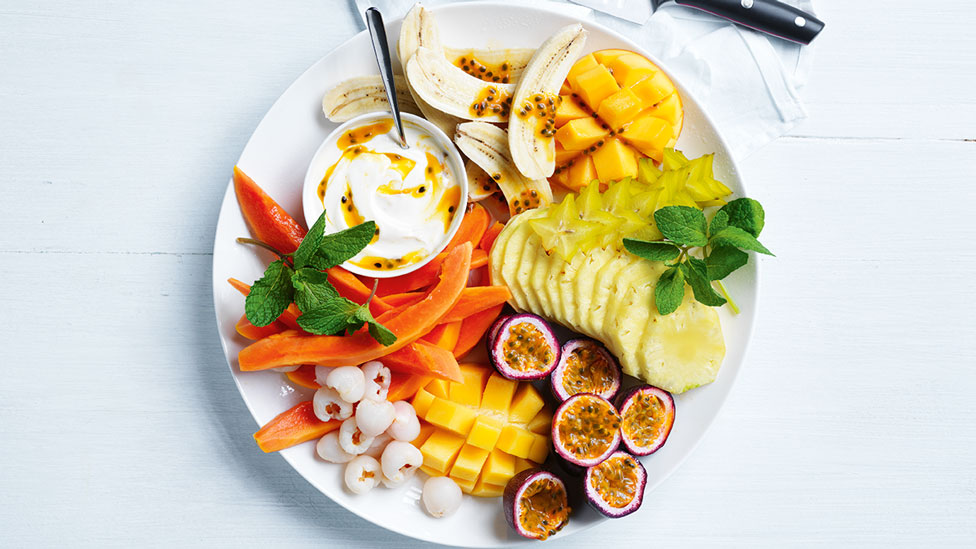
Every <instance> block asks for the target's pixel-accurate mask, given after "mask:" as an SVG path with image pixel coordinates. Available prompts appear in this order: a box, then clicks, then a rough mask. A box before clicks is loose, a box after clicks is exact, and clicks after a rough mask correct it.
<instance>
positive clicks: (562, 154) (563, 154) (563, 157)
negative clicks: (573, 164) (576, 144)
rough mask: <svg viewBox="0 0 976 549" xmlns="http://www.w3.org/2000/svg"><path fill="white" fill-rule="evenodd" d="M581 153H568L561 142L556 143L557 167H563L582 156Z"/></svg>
mask: <svg viewBox="0 0 976 549" xmlns="http://www.w3.org/2000/svg"><path fill="white" fill-rule="evenodd" d="M580 152H581V151H567V150H566V149H564V148H563V146H562V145H560V144H559V142H558V141H557V142H556V165H557V166H562V165H564V164H566V163H567V162H569V161H570V160H572V159H574V158H576V157H577V156H579V155H580Z"/></svg>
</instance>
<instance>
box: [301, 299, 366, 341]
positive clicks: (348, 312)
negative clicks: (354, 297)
mask: <svg viewBox="0 0 976 549" xmlns="http://www.w3.org/2000/svg"><path fill="white" fill-rule="evenodd" d="M357 309H359V304H358V303H356V302H354V301H350V300H348V299H346V298H344V297H340V298H336V299H331V300H329V301H326V302H324V303H322V304H320V305H319V306H317V307H315V308H314V309H311V310H310V311H308V312H303V313H302V316H300V317H298V325H299V326H301V327H302V329H303V330H305V331H306V332H309V333H313V334H317V335H335V334H338V333H340V332H345V331H349V332H354V331H356V330H358V329H359V328H360V327H362V325H363V322H362V321H360V320H357V319H356V310H357Z"/></svg>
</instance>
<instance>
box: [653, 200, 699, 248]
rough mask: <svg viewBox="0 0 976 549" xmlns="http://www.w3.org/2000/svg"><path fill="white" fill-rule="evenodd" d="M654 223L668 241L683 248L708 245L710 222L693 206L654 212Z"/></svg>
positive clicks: (673, 207)
mask: <svg viewBox="0 0 976 549" xmlns="http://www.w3.org/2000/svg"><path fill="white" fill-rule="evenodd" d="M654 222H655V223H656V224H657V228H658V230H659V231H661V234H663V235H664V236H665V237H667V239H668V240H670V241H672V242H674V243H676V244H681V245H683V246H704V245H705V244H707V243H708V237H707V236H706V234H705V233H706V231H707V230H708V227H707V226H708V222H707V221H706V220H705V214H703V213H702V211H701V210H699V209H698V208H692V207H691V206H665V207H663V208H661V209H660V210H658V211H656V212H654Z"/></svg>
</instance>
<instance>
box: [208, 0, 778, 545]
mask: <svg viewBox="0 0 976 549" xmlns="http://www.w3.org/2000/svg"><path fill="white" fill-rule="evenodd" d="M489 9H490V10H494V11H497V10H503V11H506V13H509V15H511V16H513V17H514V16H524V17H526V18H529V19H530V20H531V19H532V18H537V19H538V18H545V17H547V15H546V14H547V13H548V12H545V11H544V10H541V9H535V8H516V7H513V6H509V5H507V4H489V5H474V6H466V7H465V6H453V7H445V8H438V9H436V10H435V9H430V8H427V7H425V6H423V5H420V4H417V5H415V6H413V8H412V9H411V10H410V11H409V12H408V13H407V14H406V15H405V17H404V18H403V21H402V22H401V23H400V24H399V28H398V29H397V28H396V27H395V26H392V27H390V28H391V29H392V30H393V31H395V32H394V33H393V34H391V40H390V42H391V45H392V46H394V47H395V50H396V59H395V60H396V63H395V71H396V73H397V74H396V76H395V78H394V81H395V84H396V88H397V89H396V95H395V97H396V99H397V103H398V106H399V109H400V110H401V111H402V112H403V113H404V114H403V126H404V134H403V138H402V139H401V137H400V136H399V134H398V133H397V130H396V126H395V124H394V121H393V118H392V116H391V112H390V111H391V109H390V104H389V101H388V99H387V95H386V91H385V89H384V86H383V82H382V80H381V79H380V76H379V74H378V73H375V64H373V65H372V69H373V70H363V71H359V72H351V73H350V74H343V73H342V72H341V71H339V72H338V74H337V73H336V71H331V72H330V73H329V77H328V78H326V79H324V83H323V81H322V80H316V79H315V78H313V77H312V76H310V75H315V74H321V73H322V71H316V69H315V68H314V67H313V69H311V70H310V71H309V73H306V75H304V76H303V77H302V78H301V79H300V80H299V81H298V82H296V84H295V86H293V89H290V90H289V91H288V92H286V94H285V95H284V96H282V99H281V100H279V102H278V104H276V105H275V107H274V108H272V110H271V112H269V114H268V118H266V120H265V122H263V123H262V126H261V127H259V130H258V132H256V133H255V136H254V137H253V138H252V142H251V143H250V144H249V145H248V149H247V151H246V153H245V155H244V156H242V159H241V161H240V162H239V163H238V165H237V166H236V167H235V168H234V170H233V178H232V184H231V185H230V186H229V189H228V194H227V198H226V200H225V202H224V206H223V209H222V212H221V220H220V222H219V223H218V231H217V240H216V243H215V255H214V279H215V304H216V308H217V316H218V325H219V327H220V329H221V337H222V343H223V345H224V349H225V352H226V353H227V356H228V361H229V362H230V364H231V370H232V372H233V374H234V377H235V381H236V382H237V384H238V387H239V388H240V390H241V392H242V394H243V395H244V396H245V401H246V402H247V404H248V406H249V407H250V408H251V411H252V413H253V414H254V415H255V418H256V419H258V421H259V423H260V428H259V429H258V430H257V431H256V432H255V433H254V442H255V443H256V447H257V448H258V449H260V450H261V451H263V452H267V453H281V455H283V456H284V457H285V458H286V459H287V460H289V462H291V463H292V465H293V466H295V468H296V469H297V470H299V472H300V473H301V474H303V475H304V476H305V477H306V478H308V479H309V481H310V482H312V483H313V484H314V485H316V486H317V487H318V488H319V489H320V490H322V491H323V492H325V493H326V494H328V495H329V496H330V497H332V498H333V499H335V500H336V501H339V502H340V503H342V504H343V505H344V506H346V507H348V508H349V509H350V510H352V511H354V512H356V513H358V514H360V515H362V516H364V517H366V518H367V519H369V520H371V521H373V522H375V523H377V524H380V525H382V526H386V527H388V528H391V529H394V530H397V531H401V532H403V533H406V534H408V535H411V536H414V537H418V538H421V539H426V540H430V541H438V542H441V543H447V544H454V545H468V546H475V545H497V544H500V543H510V542H512V541H518V540H521V541H529V540H533V541H543V540H549V539H552V538H559V537H562V536H565V535H568V534H569V533H570V532H571V531H574V530H577V529H580V528H582V527H585V526H589V525H591V524H594V523H596V522H599V521H602V520H604V519H608V518H609V519H614V518H619V517H624V516H627V515H630V514H631V513H635V512H637V511H638V510H640V509H645V511H643V512H652V511H650V510H646V508H647V507H650V506H655V505H659V504H660V502H659V503H657V504H656V503H654V502H653V501H654V496H653V494H652V493H651V492H650V489H651V488H653V486H656V485H657V483H659V482H660V481H661V480H663V478H664V476H666V474H667V472H670V470H673V468H674V467H676V466H677V462H678V461H680V459H681V458H682V457H683V456H684V455H686V454H687V452H689V451H690V449H691V447H692V446H693V445H694V443H695V442H696V441H697V439H698V438H699V437H700V436H701V433H702V432H703V431H704V429H705V428H706V427H707V425H708V423H709V422H710V421H711V419H712V417H714V414H715V413H716V412H717V409H718V406H720V404H721V400H722V399H723V398H724V395H725V394H726V393H727V391H728V387H729V386H730V383H731V380H730V376H733V375H734V372H732V373H731V374H730V373H727V371H728V370H729V369H730V368H732V369H738V367H739V363H741V360H742V354H743V352H744V349H745V342H744V341H743V340H744V339H747V336H748V328H749V325H751V318H752V310H751V309H753V308H754V305H755V299H754V288H753V286H754V284H755V263H756V261H757V259H756V258H757V255H756V254H765V255H771V253H770V251H769V250H768V249H767V248H766V247H765V246H764V245H763V244H761V243H760V241H759V239H758V238H759V236H760V232H761V231H762V229H763V225H764V221H765V213H764V210H763V208H762V206H761V205H760V204H759V202H758V201H756V200H754V199H752V198H748V197H745V196H743V195H742V191H741V184H740V183H739V182H738V179H737V178H736V177H735V176H734V174H732V173H730V171H729V170H728V165H729V162H730V161H729V160H728V159H727V158H726V154H727V153H726V151H725V148H724V144H723V143H722V142H721V139H720V138H717V136H716V135H715V133H714V131H713V130H712V129H711V128H710V127H709V126H708V125H709V124H710V122H708V119H707V117H704V115H703V114H701V112H700V110H699V108H698V106H697V104H696V103H695V102H694V101H693V99H692V98H691V97H690V96H689V95H688V94H687V92H685V91H684V90H683V89H682V88H680V86H679V85H677V84H676V83H675V82H674V81H673V79H672V78H671V77H670V76H669V74H668V72H667V71H666V70H665V69H664V68H663V67H661V66H660V64H659V63H657V62H655V61H654V60H653V59H652V58H650V57H649V56H648V55H646V54H644V53H641V52H640V50H639V48H637V47H635V46H633V45H631V44H629V43H627V42H626V41H624V40H623V39H618V38H617V37H616V36H615V35H613V34H612V33H611V32H610V31H608V30H606V29H603V28H601V27H599V26H596V25H593V24H591V23H587V22H580V21H575V20H572V19H571V18H569V17H567V16H565V15H563V16H558V17H557V16H556V15H555V14H550V15H551V19H552V20H553V21H555V23H559V24H555V23H553V22H550V23H551V24H550V25H549V26H542V28H545V29H548V30H546V31H545V32H543V31H541V30H539V29H534V31H533V32H534V34H533V33H530V34H531V40H530V42H531V45H530V44H526V43H525V40H521V41H513V43H511V44H508V43H506V42H505V41H504V40H503V39H502V37H504V36H506V35H508V36H510V35H511V34H512V33H514V32H515V31H511V30H510V31H507V33H506V32H501V31H499V33H498V34H497V35H493V36H492V40H490V42H491V45H490V46H485V45H484V44H483V42H484V40H472V42H471V43H466V42H465V40H464V37H465V34H464V33H459V32H458V31H457V30H456V29H455V28H454V25H453V23H454V22H455V21H457V20H458V17H459V16H460V15H462V14H463V15H465V16H468V17H473V16H477V15H478V14H479V13H481V12H482V11H485V10H489ZM479 10H480V11H479ZM489 20H490V18H489ZM547 20H548V19H547ZM445 21H447V23H445ZM487 26H488V27H489V28H490V27H491V25H487ZM550 27H551V28H550ZM481 32H483V33H484V32H488V31H481ZM442 35H444V39H443V40H442ZM448 36H450V37H451V38H450V39H448ZM608 43H609V44H608ZM367 44H368V42H366V40H365V38H363V37H357V39H354V40H352V41H350V42H349V43H347V44H346V45H344V46H342V47H340V49H339V50H337V51H336V52H334V53H333V54H332V55H331V56H330V57H333V56H337V55H338V54H339V53H340V52H353V51H354V50H355V52H354V53H350V56H351V57H355V58H356V59H360V60H361V59H368V58H369V57H370V56H371V53H372V52H371V51H369V50H367V49H365V48H364V46H365V45H367ZM604 44H608V45H613V46H614V47H602V46H603V45H604ZM527 46H528V47H527ZM357 56H358V57H357ZM323 62H324V63H326V64H328V63H333V66H334V64H335V63H341V62H339V61H328V58H327V60H325V61H323ZM347 64H348V62H347ZM374 73H375V74H374ZM298 97H301V98H302V99H301V100H298V99H296V98H298ZM308 97H315V104H314V105H310V104H309V102H308V101H307V100H306V98H308ZM319 103H320V106H321V109H320V110H319V109H318V105H319ZM313 107H314V108H313ZM285 109H289V110H290V112H294V113H299V114H288V115H287V116H286V115H284V114H282V112H283V111H284V110H285ZM289 116H291V117H305V118H308V119H309V120H308V121H307V122H302V123H301V124H296V125H295V126H294V127H295V128H298V127H308V128H312V130H309V131H307V132H306V134H307V136H306V135H305V134H301V131H300V130H297V129H296V130H295V132H297V133H298V134H299V137H294V136H288V135H287V134H288V130H287V128H286V127H287V124H284V123H282V121H285V120H287V119H288V117H289ZM269 125H271V126H274V129H273V131H272V130H269V129H268V127H269ZM689 134H691V136H692V137H691V139H690V138H689ZM276 136H282V137H280V139H281V140H282V141H283V143H288V142H289V140H298V139H299V138H300V139H301V142H302V145H301V147H299V148H297V150H298V151H299V152H293V151H292V150H291V149H290V148H289V147H286V146H281V145H276V144H275V143H274V141H275V139H276ZM306 137H314V139H307V138H306ZM696 138H697V144H696V145H695V146H693V147H691V148H690V150H689V149H683V148H682V144H683V143H686V142H692V143H695V139H696ZM309 141H311V143H309ZM702 143H704V144H713V143H714V144H715V146H714V149H712V150H711V151H708V150H705V151H703V150H702V145H701V144H702ZM275 147H278V150H280V151H282V152H281V154H280V155H276V154H275V153H274V152H273V151H274V150H275ZM312 151H314V154H310V152H312ZM289 155H290V156H289ZM268 156H271V157H273V159H272V160H271V161H269V162H272V163H277V164H281V165H284V164H288V166H289V167H288V168H287V170H286V173H289V174H292V176H291V177H290V178H280V177H276V176H275V175H274V171H273V170H269V169H266V168H264V167H263V166H264V164H263V163H262V158H264V157H268ZM292 157H294V158H295V160H293V159H292ZM299 173H304V178H301V177H295V176H294V175H295V174H299ZM282 179H284V181H282ZM233 231H236V233H233ZM230 257H232V258H233V259H228V258H230ZM743 288H745V290H743ZM737 298H738V299H737ZM740 312H741V314H740ZM743 326H745V327H743ZM730 333H732V334H735V336H734V337H732V338H730V336H729V335H728V334H730ZM730 351H731V353H730ZM730 356H731V358H730ZM730 362H734V364H732V365H731V366H730V365H729V363H730ZM723 367H724V369H723ZM720 375H721V379H720ZM716 380H719V381H716ZM713 384H714V385H715V386H717V387H718V388H715V387H712V385H713ZM708 391H713V393H715V396H710V397H707V400H708V402H709V403H708V405H707V406H705V405H703V404H701V403H696V402H695V401H694V400H695V397H696V395H698V394H707V392H708ZM685 406H687V407H688V408H687V419H685V411H686V410H685ZM683 421H685V422H686V423H685V424H684V425H683V424H682V422H683ZM672 433H682V434H679V435H675V436H677V437H680V438H681V440H680V442H677V443H673V444H671V445H670V447H669V444H668V443H669V440H671V437H672ZM684 433H688V434H687V435H686V434H684ZM676 444H677V445H679V446H680V448H679V449H676V450H674V451H672V453H671V455H668V452H669V451H671V450H670V448H671V447H674V446H675V445H676ZM662 456H663V457H662ZM665 462H666V465H665ZM282 489H283V490H285V489H287V487H285V488H282ZM364 502H365V503H364ZM466 530H470V531H471V532H474V533H473V534H470V535H468V536H467V537H466V536H465V534H464V532H465V531H466Z"/></svg>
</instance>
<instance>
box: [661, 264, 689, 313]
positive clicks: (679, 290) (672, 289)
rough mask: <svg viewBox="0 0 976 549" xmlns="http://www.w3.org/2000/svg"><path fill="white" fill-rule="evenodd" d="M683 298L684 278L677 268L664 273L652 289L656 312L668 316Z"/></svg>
mask: <svg viewBox="0 0 976 549" xmlns="http://www.w3.org/2000/svg"><path fill="white" fill-rule="evenodd" d="M684 297H685V277H684V273H682V272H681V269H680V268H678V267H671V268H670V269H668V270H666V271H664V272H663V273H662V274H661V277H660V278H658V279H657V285H656V286H655V287H654V302H655V303H656V304H657V312H658V313H660V314H662V315H669V314H671V313H673V312H674V311H675V309H677V308H678V307H679V306H680V305H681V301H682V300H684Z"/></svg>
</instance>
